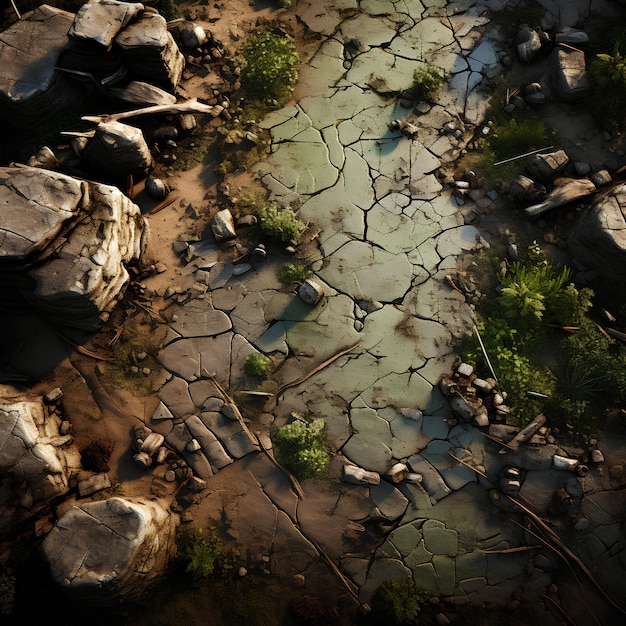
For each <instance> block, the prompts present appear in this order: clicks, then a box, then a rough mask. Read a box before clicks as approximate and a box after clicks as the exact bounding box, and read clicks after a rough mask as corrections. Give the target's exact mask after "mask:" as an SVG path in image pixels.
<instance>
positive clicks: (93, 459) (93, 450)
mask: <svg viewBox="0 0 626 626" xmlns="http://www.w3.org/2000/svg"><path fill="white" fill-rule="evenodd" d="M112 452H113V443H112V442H111V441H108V440H107V439H94V441H92V442H91V443H89V444H87V446H86V447H85V448H83V450H82V451H81V453H80V458H81V463H82V466H83V469H86V470H88V471H90V472H98V473H101V472H108V471H109V470H110V469H111V468H110V467H109V461H110V460H111V453H112Z"/></svg>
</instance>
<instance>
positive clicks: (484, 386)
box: [472, 378, 492, 395]
mask: <svg viewBox="0 0 626 626" xmlns="http://www.w3.org/2000/svg"><path fill="white" fill-rule="evenodd" d="M472 385H473V386H474V388H475V389H476V390H477V391H480V393H482V394H484V395H487V394H488V393H491V390H492V387H491V385H490V384H489V383H488V382H487V381H486V380H483V379H482V378H474V380H473V381H472Z"/></svg>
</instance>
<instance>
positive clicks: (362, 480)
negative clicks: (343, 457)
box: [341, 465, 380, 485]
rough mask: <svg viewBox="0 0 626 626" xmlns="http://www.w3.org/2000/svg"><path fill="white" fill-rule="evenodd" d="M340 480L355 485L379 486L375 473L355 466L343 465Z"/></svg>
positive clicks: (378, 478)
mask: <svg viewBox="0 0 626 626" xmlns="http://www.w3.org/2000/svg"><path fill="white" fill-rule="evenodd" d="M341 479H342V480H343V481H344V482H346V483H353V484H355V485H379V484H380V476H379V475H378V474H377V473H376V472H369V471H367V470H364V469H363V468H362V467H357V466H356V465H344V466H343V474H342V477H341Z"/></svg>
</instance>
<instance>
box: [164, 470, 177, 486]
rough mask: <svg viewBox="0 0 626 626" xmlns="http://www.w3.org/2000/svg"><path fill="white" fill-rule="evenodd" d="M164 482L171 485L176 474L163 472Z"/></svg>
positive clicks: (168, 471)
mask: <svg viewBox="0 0 626 626" xmlns="http://www.w3.org/2000/svg"><path fill="white" fill-rule="evenodd" d="M165 480H166V481H167V482H168V483H173V482H174V481H175V480H176V472H174V471H173V470H167V472H165Z"/></svg>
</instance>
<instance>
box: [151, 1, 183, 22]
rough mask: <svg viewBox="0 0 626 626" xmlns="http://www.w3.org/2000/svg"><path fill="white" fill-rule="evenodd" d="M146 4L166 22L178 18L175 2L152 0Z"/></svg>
mask: <svg viewBox="0 0 626 626" xmlns="http://www.w3.org/2000/svg"><path fill="white" fill-rule="evenodd" d="M146 4H151V5H152V6H153V7H154V8H155V9H156V10H157V11H158V12H159V13H160V14H161V15H162V16H163V17H164V18H165V19H166V20H168V21H170V20H175V19H176V18H177V17H179V13H178V7H177V6H176V2H175V0H152V2H147V3H146Z"/></svg>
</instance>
